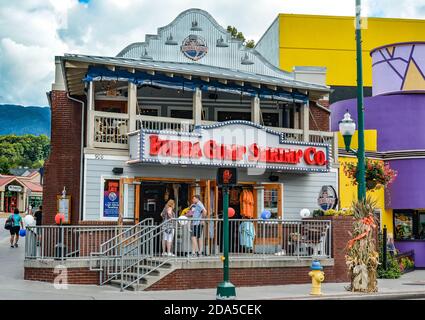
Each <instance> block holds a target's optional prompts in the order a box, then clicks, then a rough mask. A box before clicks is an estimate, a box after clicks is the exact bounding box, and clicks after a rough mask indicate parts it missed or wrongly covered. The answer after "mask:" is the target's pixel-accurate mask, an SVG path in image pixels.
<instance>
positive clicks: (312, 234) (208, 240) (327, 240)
mask: <svg viewBox="0 0 425 320" xmlns="http://www.w3.org/2000/svg"><path fill="white" fill-rule="evenodd" d="M149 226H151V227H149ZM153 227H154V225H153V224H151V223H148V224H146V230H151V229H152V228H153ZM144 228H145V227H144V226H140V228H137V230H136V229H134V227H131V226H121V227H119V226H80V225H77V226H37V227H28V228H27V235H26V237H25V242H26V245H25V258H26V259H58V260H65V259H86V258H90V256H91V254H92V253H99V254H102V253H104V252H105V253H106V252H109V251H111V248H112V247H113V248H114V250H113V251H114V256H116V253H117V252H120V250H118V251H116V248H121V247H122V246H123V245H125V244H126V241H128V239H134V238H135V235H134V234H133V233H134V232H133V231H132V230H133V229H134V230H136V231H137V232H136V235H137V236H143V233H144V232H145V231H144V230H145V229H144ZM168 229H170V230H171V231H170V230H166V229H161V230H159V229H158V231H157V232H158V233H159V234H158V236H156V235H155V236H154V237H152V239H154V240H152V241H155V242H158V243H152V248H155V250H153V251H152V252H151V254H152V257H160V256H162V253H163V248H162V243H161V242H162V239H163V238H164V236H165V235H166V232H167V231H170V232H172V233H173V237H172V251H171V252H172V254H173V257H175V258H176V259H180V258H184V259H187V258H192V256H191V254H192V252H194V251H197V252H198V251H199V252H200V253H201V254H202V255H203V256H204V257H218V256H221V255H222V254H223V220H222V219H201V220H194V219H182V218H180V219H173V220H170V222H169V228H168ZM126 230H129V231H128V232H130V233H129V234H127V233H126ZM123 232H124V233H123ZM194 236H196V237H197V238H196V239H197V244H198V245H199V244H200V249H199V250H195V248H194V247H193V245H194V238H193V237H194ZM111 239H112V241H111ZM119 239H122V240H120V241H121V242H122V243H119V242H120V241H118V240H119ZM229 239H230V243H229V252H230V257H231V258H250V257H253V256H255V257H263V258H271V257H276V256H284V257H288V258H291V259H300V258H311V257H314V256H320V257H326V258H330V257H331V255H332V250H331V221H327V220H310V219H309V220H262V219H253V220H247V219H230V221H229ZM197 252H196V253H197Z"/></svg>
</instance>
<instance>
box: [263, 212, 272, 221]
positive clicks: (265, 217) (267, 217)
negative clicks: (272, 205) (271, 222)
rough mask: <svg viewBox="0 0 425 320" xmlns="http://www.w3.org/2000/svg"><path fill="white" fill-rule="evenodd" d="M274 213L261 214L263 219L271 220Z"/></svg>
mask: <svg viewBox="0 0 425 320" xmlns="http://www.w3.org/2000/svg"><path fill="white" fill-rule="evenodd" d="M271 216H272V213H271V212H270V211H269V210H264V211H263V212H261V219H270V217H271Z"/></svg>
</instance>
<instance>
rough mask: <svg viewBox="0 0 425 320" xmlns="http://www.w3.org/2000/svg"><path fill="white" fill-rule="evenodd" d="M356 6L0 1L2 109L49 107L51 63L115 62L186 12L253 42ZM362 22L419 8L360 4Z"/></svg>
mask: <svg viewBox="0 0 425 320" xmlns="http://www.w3.org/2000/svg"><path fill="white" fill-rule="evenodd" d="M354 4H355V1H354V0H320V1H319V0H231V1H230V0H213V1H211V0H210V1H206V0H155V1H151V0H149V1H148V0H15V1H11V0H0V103H11V104H21V105H47V99H46V92H47V91H49V90H50V89H51V84H52V82H53V80H54V57H55V55H63V54H64V53H81V54H92V55H105V56H115V55H116V54H117V53H118V52H119V51H120V50H121V49H123V48H124V47H126V46H127V45H128V44H130V43H133V42H138V41H143V40H144V38H145V34H155V33H156V30H157V28H158V27H161V26H164V25H166V24H168V23H169V22H171V21H172V20H173V19H174V18H175V17H176V16H177V15H178V14H179V13H180V12H182V11H184V10H186V9H189V8H200V9H203V10H206V11H208V12H209V13H210V14H211V15H212V16H213V17H214V18H215V19H216V20H217V21H218V23H220V24H221V25H222V26H223V27H226V26H228V25H234V26H236V27H237V28H238V29H239V30H240V31H242V32H243V33H244V35H245V36H246V38H247V39H253V40H256V41H257V40H258V39H259V38H260V37H261V35H262V34H263V33H264V32H265V31H266V29H267V28H268V27H269V25H270V24H271V23H272V21H273V20H274V19H275V17H276V16H277V15H278V13H305V14H323V15H345V16H352V15H354V12H355V9H354ZM362 11H363V15H364V16H375V17H393V18H422V19H425V1H424V0H363V1H362Z"/></svg>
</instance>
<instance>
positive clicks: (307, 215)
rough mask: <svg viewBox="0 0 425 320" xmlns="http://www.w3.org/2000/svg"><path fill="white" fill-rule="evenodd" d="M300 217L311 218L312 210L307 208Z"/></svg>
mask: <svg viewBox="0 0 425 320" xmlns="http://www.w3.org/2000/svg"><path fill="white" fill-rule="evenodd" d="M300 216H301V218H308V217H310V210H308V209H307V208H304V209H301V211H300Z"/></svg>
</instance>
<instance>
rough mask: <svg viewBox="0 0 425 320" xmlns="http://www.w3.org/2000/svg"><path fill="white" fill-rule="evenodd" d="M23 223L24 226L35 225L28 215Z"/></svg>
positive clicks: (32, 218)
mask: <svg viewBox="0 0 425 320" xmlns="http://www.w3.org/2000/svg"><path fill="white" fill-rule="evenodd" d="M24 222H25V225H26V226H34V225H35V219H34V217H33V216H32V215H30V214H28V215H26V216H25V217H24Z"/></svg>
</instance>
